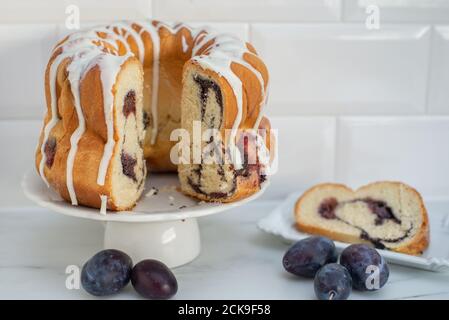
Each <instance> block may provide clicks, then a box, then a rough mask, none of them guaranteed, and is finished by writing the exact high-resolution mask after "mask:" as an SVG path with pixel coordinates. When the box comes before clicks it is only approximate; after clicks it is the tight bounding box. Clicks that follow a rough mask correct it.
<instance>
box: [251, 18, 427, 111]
mask: <svg viewBox="0 0 449 320" xmlns="http://www.w3.org/2000/svg"><path fill="white" fill-rule="evenodd" d="M251 36H252V40H253V43H254V45H255V47H256V48H257V49H258V50H259V52H260V53H261V54H262V56H263V57H264V58H265V59H266V63H267V64H268V66H269V68H270V70H271V76H272V77H271V79H272V81H271V90H270V99H271V103H272V104H273V105H275V106H276V108H273V109H271V110H270V112H271V113H272V114H279V113H280V114H410V113H424V112H425V103H426V84H427V74H428V60H429V57H428V55H429V44H430V41H429V40H430V28H429V27H428V26H392V25H388V26H384V27H383V28H382V29H380V30H376V31H369V30H367V29H366V28H365V27H364V26H361V25H347V24H341V25H311V24H308V25H302V24H301V25H300V24H254V25H252V26H251ZM405 52H406V53H407V54H404V53H405Z"/></svg>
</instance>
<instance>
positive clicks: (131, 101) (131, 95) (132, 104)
mask: <svg viewBox="0 0 449 320" xmlns="http://www.w3.org/2000/svg"><path fill="white" fill-rule="evenodd" d="M131 113H134V114H136V92H135V91H134V90H131V91H129V92H128V93H127V94H126V96H125V101H124V102H123V114H124V115H125V117H126V118H128V116H129V115H130V114H131Z"/></svg>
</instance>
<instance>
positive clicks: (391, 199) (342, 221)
mask: <svg viewBox="0 0 449 320" xmlns="http://www.w3.org/2000/svg"><path fill="white" fill-rule="evenodd" d="M295 220H296V226H297V228H298V229H299V230H300V231H303V232H307V233H312V234H319V235H324V236H327V237H329V238H332V239H334V240H337V241H342V242H349V243H363V242H365V243H366V242H367V243H371V244H373V245H374V246H375V247H376V248H378V249H388V250H392V251H396V252H402V253H407V254H413V255H418V254H421V253H422V252H423V251H424V250H425V249H426V248H427V246H428V243H429V224H428V217H427V211H426V208H425V207H424V203H423V200H422V198H421V196H420V194H419V193H418V192H417V191H416V190H415V189H413V188H412V187H410V186H407V185H406V184H403V183H400V182H388V181H385V182H376V183H372V184H368V185H366V186H363V187H361V188H359V189H358V190H356V191H353V190H352V189H350V188H348V187H347V186H345V185H342V184H331V183H325V184H320V185H317V186H314V187H312V188H311V189H309V190H308V191H306V192H305V193H304V194H303V195H302V196H301V197H300V198H299V199H298V201H297V202H296V205H295Z"/></svg>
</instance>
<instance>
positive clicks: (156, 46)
mask: <svg viewBox="0 0 449 320" xmlns="http://www.w3.org/2000/svg"><path fill="white" fill-rule="evenodd" d="M158 30H159V29H158V28H157V27H154V26H153V24H151V23H148V25H146V24H142V30H141V31H140V32H141V34H142V33H143V32H148V33H149V34H150V36H151V41H152V43H153V80H152V87H151V117H152V119H153V127H152V128H151V144H155V143H156V139H157V132H158V121H157V120H158V119H157V103H158V95H159V52H160V45H161V44H160V39H159V31H158Z"/></svg>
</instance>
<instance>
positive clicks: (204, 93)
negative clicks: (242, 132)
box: [193, 75, 223, 127]
mask: <svg viewBox="0 0 449 320" xmlns="http://www.w3.org/2000/svg"><path fill="white" fill-rule="evenodd" d="M193 80H194V81H195V82H196V83H197V84H198V85H199V86H200V89H201V91H200V101H201V118H202V119H203V118H204V115H205V114H206V104H207V99H208V98H209V90H210V89H212V90H213V91H215V99H216V100H217V103H218V105H219V106H220V108H221V112H222V113H223V97H222V95H221V89H220V87H219V86H218V84H216V83H215V82H214V81H212V80H209V79H205V78H202V77H200V76H197V75H195V76H194V77H193ZM220 126H221V123H220V125H219V126H218V127H220Z"/></svg>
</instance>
